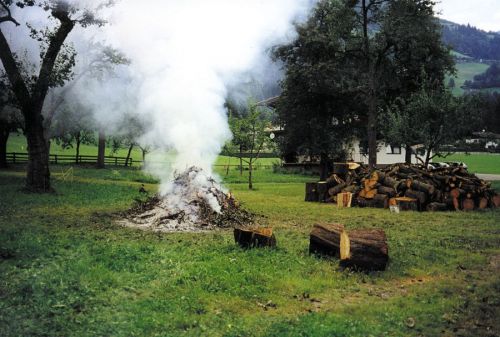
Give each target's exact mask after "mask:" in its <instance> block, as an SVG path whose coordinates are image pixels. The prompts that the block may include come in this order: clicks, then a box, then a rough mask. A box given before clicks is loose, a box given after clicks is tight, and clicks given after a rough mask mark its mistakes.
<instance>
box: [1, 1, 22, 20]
mask: <svg viewBox="0 0 500 337" xmlns="http://www.w3.org/2000/svg"><path fill="white" fill-rule="evenodd" d="M0 6H2V8H3V9H4V10H5V11H6V12H7V15H6V16H2V17H0V23H2V22H7V21H10V22H12V23H14V24H15V25H16V26H20V23H19V22H17V21H16V19H14V18H13V17H12V13H11V12H10V8H9V6H7V5H6V4H5V3H4V2H3V1H0Z"/></svg>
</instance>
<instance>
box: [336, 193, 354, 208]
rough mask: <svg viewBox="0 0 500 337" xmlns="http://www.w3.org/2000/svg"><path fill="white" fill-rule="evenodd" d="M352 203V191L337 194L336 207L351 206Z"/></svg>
mask: <svg viewBox="0 0 500 337" xmlns="http://www.w3.org/2000/svg"><path fill="white" fill-rule="evenodd" d="M351 205H352V193H350V192H345V193H339V194H337V207H339V208H342V207H351Z"/></svg>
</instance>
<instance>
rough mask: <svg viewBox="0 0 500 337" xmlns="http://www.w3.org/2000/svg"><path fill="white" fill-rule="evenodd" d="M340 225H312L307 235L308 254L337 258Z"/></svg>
mask: <svg viewBox="0 0 500 337" xmlns="http://www.w3.org/2000/svg"><path fill="white" fill-rule="evenodd" d="M343 231H344V225H342V224H330V225H319V224H317V225H314V227H313V230H312V231H311V234H310V235H309V253H310V254H320V255H328V256H334V257H339V256H340V235H341V234H342V232H343Z"/></svg>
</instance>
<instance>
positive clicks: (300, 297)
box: [0, 166, 500, 337]
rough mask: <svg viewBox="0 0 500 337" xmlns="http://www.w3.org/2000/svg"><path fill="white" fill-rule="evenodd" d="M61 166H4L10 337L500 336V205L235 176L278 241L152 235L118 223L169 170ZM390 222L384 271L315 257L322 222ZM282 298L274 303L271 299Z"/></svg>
mask: <svg viewBox="0 0 500 337" xmlns="http://www.w3.org/2000/svg"><path fill="white" fill-rule="evenodd" d="M68 170H69V168H68V167H67V166H62V167H52V177H53V181H54V186H55V188H56V191H57V193H56V194H53V195H35V194H26V193H23V192H21V191H20V188H21V187H22V185H23V179H24V172H23V171H22V169H21V168H17V169H16V168H14V169H10V170H7V171H0V189H1V191H2V193H1V196H0V275H1V277H0V327H1V328H0V336H363V337H364V336H487V335H488V334H489V335H490V336H493V335H495V334H498V333H500V327H499V321H498V317H500V310H499V305H500V278H499V276H498V275H499V269H498V268H499V264H500V225H499V224H500V212H499V211H485V212H473V213H467V215H466V216H464V213H461V212H457V213H455V212H450V213H439V214H434V213H413V212H411V213H402V214H399V215H395V214H391V213H389V212H388V211H385V210H377V209H337V208H336V207H334V206H332V205H327V204H314V203H313V204H311V203H305V202H304V201H303V197H304V184H303V182H304V181H307V180H308V179H309V178H308V177H304V176H293V177H292V176H286V175H281V174H273V173H272V172H271V171H270V170H267V171H265V170H258V171H257V172H256V190H254V191H249V190H248V189H247V187H246V184H245V183H243V182H241V181H240V179H241V178H240V177H239V172H238V171H236V170H235V171H234V172H230V174H229V175H228V176H224V177H225V179H226V184H227V186H228V187H229V188H230V189H231V190H232V191H233V192H234V193H235V195H236V197H237V198H238V199H239V200H240V201H241V202H242V203H243V205H244V207H246V208H248V209H250V210H252V211H254V212H257V213H259V214H261V215H263V216H265V218H264V220H263V221H265V222H266V223H267V224H268V225H270V226H272V227H273V228H274V230H275V233H276V236H277V240H278V248H277V249H274V250H268V249H255V250H244V249H241V248H239V247H237V246H236V245H235V244H234V242H233V239H232V232H231V231H228V230H224V231H217V232H212V233H196V234H190V233H182V234H179V233H177V234H153V233H147V232H142V231H137V230H132V229H126V228H121V227H119V226H117V225H115V224H114V223H113V219H114V218H115V217H116V216H117V214H118V213H119V212H120V211H124V210H126V209H127V208H128V207H129V206H130V205H131V203H132V200H133V198H135V197H138V194H139V193H138V192H137V191H138V188H139V186H140V184H141V183H145V184H146V188H147V189H148V190H150V191H154V190H155V189H156V186H157V185H156V181H155V180H154V179H153V178H151V177H149V176H147V175H144V174H142V173H141V172H140V171H138V170H135V169H105V170H93V169H85V168H74V169H73V170H72V175H67V176H63V175H62V173H64V172H66V173H67V172H68ZM495 186H496V187H497V188H500V184H499V183H496V185H495ZM317 222H321V223H330V222H341V223H344V224H345V225H346V226H347V227H348V228H358V227H380V228H383V229H384V230H385V231H386V232H387V235H388V240H389V247H390V248H389V252H390V257H391V261H390V264H389V267H388V269H387V270H386V271H385V272H380V273H373V274H363V273H354V272H349V271H342V270H340V269H339V268H338V261H337V260H335V259H320V258H316V257H314V256H310V255H309V254H308V233H309V231H310V229H311V227H312V225H313V224H314V223H317ZM266 303H271V304H272V305H271V306H268V307H267V310H266V309H264V307H263V305H262V304H266Z"/></svg>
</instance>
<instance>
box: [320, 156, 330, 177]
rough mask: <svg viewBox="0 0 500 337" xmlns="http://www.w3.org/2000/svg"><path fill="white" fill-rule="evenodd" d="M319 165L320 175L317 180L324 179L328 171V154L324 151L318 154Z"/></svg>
mask: <svg viewBox="0 0 500 337" xmlns="http://www.w3.org/2000/svg"><path fill="white" fill-rule="evenodd" d="M319 166H320V177H319V180H321V181H325V180H326V179H328V176H329V172H328V155H326V154H325V153H322V154H321V155H320V161H319Z"/></svg>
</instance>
